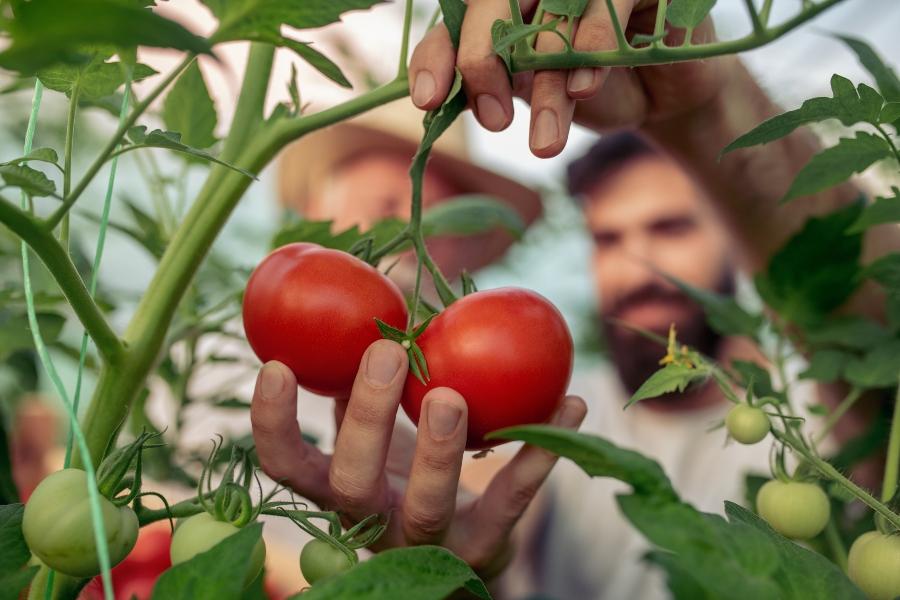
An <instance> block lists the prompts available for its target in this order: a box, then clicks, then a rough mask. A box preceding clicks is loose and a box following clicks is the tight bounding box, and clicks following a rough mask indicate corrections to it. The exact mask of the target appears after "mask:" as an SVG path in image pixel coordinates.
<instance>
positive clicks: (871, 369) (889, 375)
mask: <svg viewBox="0 0 900 600" xmlns="http://www.w3.org/2000/svg"><path fill="white" fill-rule="evenodd" d="M898 373H900V340H897V339H891V340H888V341H886V342H884V343H882V344H880V345H878V346H876V347H875V348H873V349H872V350H870V351H869V352H867V353H866V354H865V355H864V356H863V357H861V358H856V359H853V360H851V361H850V362H849V363H848V364H847V367H846V369H845V370H844V376H845V378H846V380H847V382H848V383H850V384H852V385H855V386H857V387H860V388H883V387H892V386H896V385H897V374H898Z"/></svg>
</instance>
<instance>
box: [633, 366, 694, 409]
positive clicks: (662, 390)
mask: <svg viewBox="0 0 900 600" xmlns="http://www.w3.org/2000/svg"><path fill="white" fill-rule="evenodd" d="M708 375H709V372H707V371H706V370H705V369H693V368H689V367H685V366H684V365H679V364H677V363H670V364H668V365H666V366H665V367H663V368H662V369H660V370H659V371H657V372H656V373H654V374H653V375H651V376H650V378H649V379H647V381H645V382H644V383H643V384H642V385H641V387H639V388H638V390H637V391H636V392H635V393H634V395H632V396H631V399H630V400H629V401H628V404H626V405H625V408H628V407H629V406H631V405H633V404H635V403H637V402H640V401H641V400H647V399H648V398H658V397H659V396H662V395H663V394H668V393H670V392H683V391H684V390H685V389H687V386H689V385H690V384H691V383H693V382H694V381H696V380H698V379H705V378H706V377H707V376H708Z"/></svg>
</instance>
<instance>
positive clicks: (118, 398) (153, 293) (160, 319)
mask: <svg viewBox="0 0 900 600" xmlns="http://www.w3.org/2000/svg"><path fill="white" fill-rule="evenodd" d="M252 71H253V70H252V69H248V73H247V76H246V79H245V87H246V86H248V85H253V86H267V84H268V72H266V73H265V77H263V76H262V75H261V74H260V73H258V72H257V73H255V74H254V73H253V72H252ZM251 93H253V94H255V93H256V92H255V91H253V92H251ZM407 93H408V89H407V81H406V80H405V79H398V80H395V81H393V82H391V83H389V84H387V85H385V86H383V87H380V88H377V89H375V90H372V91H371V92H368V93H366V94H364V95H362V96H359V97H358V98H354V99H353V100H349V101H348V102H345V103H344V104H340V105H338V106H335V107H333V108H330V109H327V110H324V111H321V112H318V113H315V114H312V115H308V116H303V117H299V118H296V119H290V120H282V121H276V122H272V123H268V124H266V125H264V126H262V127H260V128H259V129H258V130H257V131H255V133H254V135H253V136H252V137H250V138H248V144H247V145H246V146H245V147H244V148H243V151H242V152H241V153H240V155H239V156H238V157H237V159H236V160H235V161H234V163H235V164H237V165H238V166H240V167H242V168H244V169H246V170H248V171H251V172H253V173H258V172H259V171H261V170H262V168H263V167H264V166H265V165H267V164H268V163H269V161H271V160H272V158H274V156H275V155H276V154H277V153H278V151H279V150H280V149H281V148H283V147H284V146H286V145H287V144H288V143H290V142H292V141H294V140H296V139H297V138H299V137H301V136H303V135H304V134H306V133H309V132H311V131H314V130H316V129H320V128H322V127H326V126H328V125H331V124H332V123H336V122H338V121H343V120H344V119H347V118H350V117H352V116H355V115H357V114H359V113H361V112H364V111H366V110H369V109H371V108H374V107H376V106H380V105H382V104H385V103H387V102H390V101H392V100H396V99H397V98H402V97H403V96H405V95H406V94H407ZM243 95H244V92H243V91H242V96H243ZM261 98H263V97H261ZM248 110H249V109H248ZM251 182H252V180H251V179H249V178H248V177H246V176H244V175H242V174H240V173H237V172H235V171H233V170H230V169H224V168H223V169H221V170H218V169H213V170H212V171H211V173H210V176H209V178H207V182H206V184H205V185H204V187H203V189H202V190H201V191H200V194H199V195H198V196H197V198H196V200H195V202H194V204H193V206H192V207H191V208H190V210H189V211H188V212H187V214H186V215H185V217H184V220H183V221H182V224H181V226H180V227H179V228H178V231H176V232H175V235H174V236H173V238H172V241H171V242H170V244H169V246H168V248H167V249H166V253H165V254H164V255H163V257H162V260H161V261H160V265H159V268H158V269H157V271H156V274H155V276H154V277H153V280H152V281H151V282H150V285H149V286H148V288H147V292H146V293H145V294H144V296H143V298H142V301H141V303H140V304H139V305H138V307H137V310H136V312H135V316H134V319H133V320H132V321H131V323H130V324H129V326H128V328H127V330H126V331H125V340H126V342H127V344H128V346H129V352H128V357H127V360H125V361H123V362H122V364H120V365H119V366H118V367H117V368H115V369H110V368H104V369H103V370H102V371H101V374H100V380H99V382H98V384H97V390H96V392H95V394H94V399H93V401H92V402H91V405H90V408H89V409H88V412H87V414H86V415H85V421H84V429H85V431H86V432H87V435H88V443H89V445H90V450H91V456H92V457H93V458H94V460H95V461H96V460H100V459H101V458H102V457H103V456H104V455H105V453H106V450H107V448H108V447H109V445H110V442H111V441H112V440H113V439H114V437H115V434H116V432H117V430H118V429H119V427H120V425H121V424H122V423H123V422H124V420H125V417H126V416H127V415H128V410H129V408H130V406H131V403H132V401H133V400H134V398H135V397H136V395H137V393H138V392H139V391H140V390H141V388H142V387H143V385H144V380H145V379H146V377H147V375H149V373H150V372H151V370H152V369H153V367H154V365H155V364H156V361H157V359H158V357H159V352H160V350H161V348H162V345H163V342H164V340H165V334H166V331H167V330H168V328H169V325H170V324H171V322H172V317H173V316H174V314H175V310H176V309H177V307H178V304H179V303H180V302H181V299H182V298H183V297H184V294H185V292H186V290H187V289H188V286H189V285H190V282H191V281H192V280H193V278H194V275H195V274H196V272H197V269H198V268H199V266H200V264H201V263H202V261H203V259H204V257H205V256H206V254H207V253H208V252H209V249H210V247H211V246H212V243H213V241H214V240H215V239H216V237H217V236H218V234H219V232H220V230H221V229H222V227H223V226H224V225H225V222H226V221H227V219H228V217H229V215H230V214H231V212H232V211H233V210H234V207H235V206H237V203H238V201H239V200H240V198H241V196H242V195H243V194H244V192H245V191H246V189H247V187H249V185H250V183H251Z"/></svg>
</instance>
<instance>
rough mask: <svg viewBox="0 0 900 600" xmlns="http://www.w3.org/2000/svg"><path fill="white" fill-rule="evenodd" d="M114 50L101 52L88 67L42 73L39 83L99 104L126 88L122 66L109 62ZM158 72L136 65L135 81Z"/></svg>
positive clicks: (64, 67)
mask: <svg viewBox="0 0 900 600" xmlns="http://www.w3.org/2000/svg"><path fill="white" fill-rule="evenodd" d="M110 52H111V49H104V48H101V49H97V50H95V51H94V52H93V53H92V54H91V59H90V60H89V61H88V62H87V63H85V64H75V65H72V64H57V65H53V66H51V67H47V68H46V69H43V70H41V71H39V72H38V79H40V80H41V83H43V84H44V86H45V87H47V88H48V89H51V90H54V91H57V92H60V93H63V94H65V95H66V96H69V97H71V96H72V92H73V91H74V90H75V89H77V90H78V97H79V98H83V99H84V100H88V101H90V100H96V99H98V98H103V97H106V96H109V95H111V94H113V93H114V92H115V91H116V90H118V89H119V88H120V87H122V86H123V85H125V79H126V71H125V67H124V65H123V64H122V63H120V62H106V60H107V59H108V58H109V57H110V56H111V55H110ZM151 75H156V70H154V69H152V68H150V67H148V66H147V65H144V64H138V65H135V67H134V70H133V72H132V77H131V80H132V81H140V80H142V79H146V78H147V77H150V76H151Z"/></svg>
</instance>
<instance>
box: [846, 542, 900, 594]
mask: <svg viewBox="0 0 900 600" xmlns="http://www.w3.org/2000/svg"><path fill="white" fill-rule="evenodd" d="M847 574H848V575H849V576H850V579H851V580H852V581H853V583H855V584H856V585H858V586H859V587H860V589H861V590H862V591H863V592H865V593H866V596H867V597H868V598H869V600H894V598H897V597H898V596H900V534H894V535H884V534H883V533H880V532H878V531H870V532H868V533H864V534H863V535H861V536H859V537H858V538H857V539H856V541H855V542H853V545H852V546H851V547H850V555H849V556H848V559H847Z"/></svg>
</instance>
